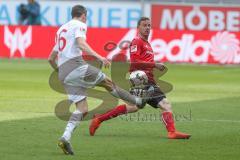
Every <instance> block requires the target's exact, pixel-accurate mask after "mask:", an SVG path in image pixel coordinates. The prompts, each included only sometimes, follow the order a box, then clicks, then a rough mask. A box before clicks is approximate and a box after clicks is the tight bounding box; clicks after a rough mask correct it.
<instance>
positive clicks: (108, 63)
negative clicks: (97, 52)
mask: <svg viewBox="0 0 240 160" xmlns="http://www.w3.org/2000/svg"><path fill="white" fill-rule="evenodd" d="M100 61H101V62H102V64H103V66H104V67H105V68H109V67H110V65H111V62H109V61H108V60H107V59H106V58H104V57H101V58H100Z"/></svg>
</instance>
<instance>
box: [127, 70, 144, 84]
mask: <svg viewBox="0 0 240 160" xmlns="http://www.w3.org/2000/svg"><path fill="white" fill-rule="evenodd" d="M129 80H130V82H131V84H132V85H133V86H141V85H144V84H146V83H147V82H148V77H147V75H146V73H145V72H144V71H141V70H137V71H134V72H132V73H131V74H130V76H129Z"/></svg>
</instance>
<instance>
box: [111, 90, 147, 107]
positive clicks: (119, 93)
mask: <svg viewBox="0 0 240 160" xmlns="http://www.w3.org/2000/svg"><path fill="white" fill-rule="evenodd" d="M110 93H111V95H113V96H114V97H117V98H120V99H122V100H124V101H127V102H130V103H132V104H136V105H141V104H142V99H141V98H139V97H136V96H134V95H131V94H130V93H129V92H127V91H125V90H124V89H121V88H119V87H116V88H114V89H113V90H112V91H111V92H110Z"/></svg>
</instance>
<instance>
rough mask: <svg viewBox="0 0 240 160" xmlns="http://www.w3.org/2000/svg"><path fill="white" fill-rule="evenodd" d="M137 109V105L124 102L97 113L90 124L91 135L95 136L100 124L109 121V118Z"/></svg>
mask: <svg viewBox="0 0 240 160" xmlns="http://www.w3.org/2000/svg"><path fill="white" fill-rule="evenodd" d="M137 110H138V108H137V106H135V105H126V104H123V105H119V106H117V107H115V108H113V109H112V110H110V111H108V112H106V113H104V114H99V115H95V116H94V117H93V119H92V122H91V124H90V126H89V133H90V135H91V136H94V134H95V132H96V130H97V129H98V128H99V126H100V125H101V123H102V122H103V121H107V120H109V119H112V118H115V117H117V116H119V115H122V114H127V113H132V112H136V111H137Z"/></svg>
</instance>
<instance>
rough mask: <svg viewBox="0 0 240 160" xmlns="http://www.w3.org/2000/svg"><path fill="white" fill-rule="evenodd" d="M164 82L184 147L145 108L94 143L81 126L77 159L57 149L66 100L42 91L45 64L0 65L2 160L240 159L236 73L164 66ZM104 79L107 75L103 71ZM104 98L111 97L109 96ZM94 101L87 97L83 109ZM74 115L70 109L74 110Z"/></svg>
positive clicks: (104, 130) (239, 71)
mask: <svg viewBox="0 0 240 160" xmlns="http://www.w3.org/2000/svg"><path fill="white" fill-rule="evenodd" d="M167 66H168V68H169V71H168V73H167V74H166V75H164V76H163V77H162V79H164V80H166V81H167V82H170V83H171V84H173V86H174V90H173V91H171V92H170V93H169V94H168V95H167V96H168V99H169V100H170V101H171V102H172V105H173V110H174V114H175V115H176V118H177V117H178V119H177V121H176V127H177V129H178V130H179V131H183V132H187V133H191V134H192V138H191V139H189V140H168V139H167V138H166V130H165V128H164V126H163V125H162V123H161V122H160V121H159V120H157V119H155V120H154V119H153V120H151V119H149V118H148V119H145V118H144V116H146V115H150V114H155V115H158V114H159V110H156V109H153V108H151V107H149V106H146V107H145V108H144V109H143V110H141V111H140V112H139V113H140V114H139V115H140V118H139V117H138V118H137V115H136V114H135V115H132V116H130V115H129V116H128V117H125V116H122V117H120V118H116V119H114V120H111V121H107V122H104V123H103V125H102V126H101V128H100V129H99V130H98V132H97V133H96V135H95V136H94V137H90V136H89V134H88V125H89V121H85V122H83V123H82V124H81V125H80V127H79V128H77V129H76V130H75V134H74V135H73V137H72V145H73V147H74V151H75V156H73V157H68V156H65V155H63V153H62V151H61V150H59V148H58V147H57V140H58V138H59V137H60V136H61V134H62V132H63V130H64V127H65V125H66V122H64V121H61V120H59V119H58V118H57V117H56V116H55V115H54V107H55V105H56V103H58V102H59V101H61V100H63V99H65V98H66V95H63V94H60V93H57V92H55V91H53V90H52V89H51V88H50V87H49V85H48V78H49V75H50V73H51V68H50V67H49V65H48V63H47V62H46V61H44V60H6V59H5V60H0V159H1V160H57V159H58V160H63V159H64V160H66V159H71V160H81V159H82V160H96V159H97V160H135V159H138V160H143V159H147V160H157V159H159V160H214V159H216V160H226V159H230V160H238V159H239V157H240V152H239V146H240V67H239V66H209V65H186V64H185V65H183V64H182V65H180V64H167ZM105 72H106V73H107V74H109V71H108V70H105ZM109 96H110V95H109ZM98 103H99V101H98V100H97V101H96V100H94V99H93V98H89V106H90V108H91V107H92V106H96V105H97V104H98ZM72 109H73V108H72Z"/></svg>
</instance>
